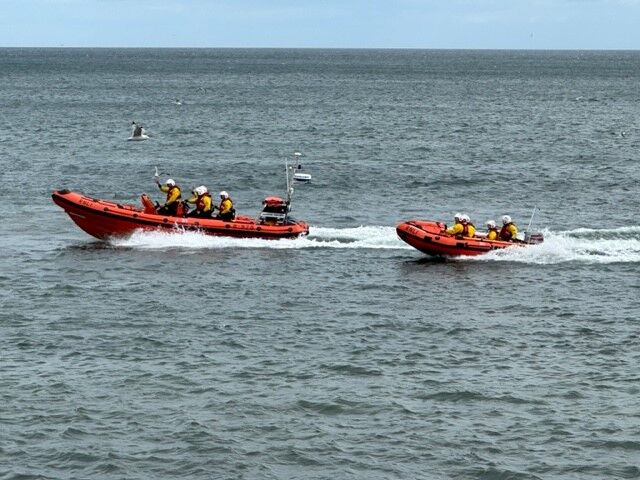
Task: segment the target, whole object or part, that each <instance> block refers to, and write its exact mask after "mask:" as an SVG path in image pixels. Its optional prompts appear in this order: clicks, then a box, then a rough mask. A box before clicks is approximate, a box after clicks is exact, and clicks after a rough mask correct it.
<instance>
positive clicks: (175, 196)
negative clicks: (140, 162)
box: [158, 185, 182, 205]
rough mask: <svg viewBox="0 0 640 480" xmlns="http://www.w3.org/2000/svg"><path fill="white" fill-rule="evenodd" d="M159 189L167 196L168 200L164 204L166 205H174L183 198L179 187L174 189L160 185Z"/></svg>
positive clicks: (175, 186)
mask: <svg viewBox="0 0 640 480" xmlns="http://www.w3.org/2000/svg"><path fill="white" fill-rule="evenodd" d="M158 187H159V188H160V191H162V192H164V193H166V194H167V200H166V201H165V202H164V203H165V205H171V204H172V203H175V202H177V201H178V200H180V197H181V196H182V192H181V191H180V187H179V186H177V185H174V186H173V187H170V186H169V185H158Z"/></svg>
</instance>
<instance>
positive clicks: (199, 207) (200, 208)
mask: <svg viewBox="0 0 640 480" xmlns="http://www.w3.org/2000/svg"><path fill="white" fill-rule="evenodd" d="M204 197H209V209H208V210H205V208H207V204H206V202H205V201H204ZM211 205H212V203H211V194H210V193H204V194H202V195H200V196H198V199H197V200H196V210H197V211H199V212H206V211H211Z"/></svg>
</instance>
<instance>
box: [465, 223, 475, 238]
mask: <svg viewBox="0 0 640 480" xmlns="http://www.w3.org/2000/svg"><path fill="white" fill-rule="evenodd" d="M464 230H466V232H465V231H464ZM475 234H476V227H475V225H474V224H473V223H467V228H466V229H463V233H462V236H464V237H468V238H473V236H474V235H475Z"/></svg>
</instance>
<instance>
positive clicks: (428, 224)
mask: <svg viewBox="0 0 640 480" xmlns="http://www.w3.org/2000/svg"><path fill="white" fill-rule="evenodd" d="M445 229H446V225H445V224H444V223H442V222H433V221H426V220H411V221H408V222H403V223H401V224H399V225H398V226H396V232H397V233H398V236H399V237H400V239H401V240H402V241H404V242H406V243H408V244H409V245H411V246H412V247H414V248H416V249H418V250H420V251H421V252H423V253H426V254H428V255H434V256H444V257H457V256H474V255H483V254H485V253H488V252H490V251H492V250H501V249H504V248H510V247H515V246H526V245H530V244H532V243H541V242H542V236H541V235H539V236H535V237H534V238H535V241H531V242H520V241H517V242H505V241H502V240H487V239H485V238H480V237H474V238H458V237H455V236H453V235H449V234H447V233H445Z"/></svg>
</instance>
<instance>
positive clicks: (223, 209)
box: [218, 198, 233, 215]
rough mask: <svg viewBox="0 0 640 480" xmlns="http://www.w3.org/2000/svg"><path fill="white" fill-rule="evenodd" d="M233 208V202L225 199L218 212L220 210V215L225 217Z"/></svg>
mask: <svg viewBox="0 0 640 480" xmlns="http://www.w3.org/2000/svg"><path fill="white" fill-rule="evenodd" d="M232 208H233V202H232V201H231V199H230V198H225V199H224V200H222V201H221V202H220V206H219V207H218V210H220V214H222V215H223V214H225V213H229V212H230V211H231V209H232Z"/></svg>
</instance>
